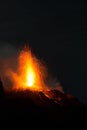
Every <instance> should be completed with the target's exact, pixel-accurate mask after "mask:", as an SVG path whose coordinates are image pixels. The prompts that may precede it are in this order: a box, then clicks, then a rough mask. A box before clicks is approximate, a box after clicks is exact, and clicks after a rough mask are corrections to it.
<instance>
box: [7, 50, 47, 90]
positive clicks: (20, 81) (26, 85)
mask: <svg viewBox="0 0 87 130" xmlns="http://www.w3.org/2000/svg"><path fill="white" fill-rule="evenodd" d="M9 76H10V78H11V81H12V83H13V87H14V89H32V90H42V89H43V88H44V87H45V83H44V80H45V77H46V75H45V68H44V67H43V65H42V64H41V63H40V61H39V60H38V59H37V58H36V57H35V56H34V55H33V54H32V53H31V51H30V50H29V49H25V50H22V51H21V52H20V54H19V58H18V69H17V72H13V71H12V70H10V71H9Z"/></svg>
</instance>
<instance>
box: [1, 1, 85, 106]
mask: <svg viewBox="0 0 87 130" xmlns="http://www.w3.org/2000/svg"><path fill="white" fill-rule="evenodd" d="M86 27H87V22H86V5H85V3H84V2H83V3H80V2H75V3H74V2H70V1H65V0H64V1H63V0H62V1H61V2H57V1H56V2H55V1H43V2H42V1H39V2H35V1H31V0H29V1H26V0H25V1H24V2H22V1H21V2H18V1H15V2H13V1H11V2H8V1H7V2H5V1H3V2H2V3H0V44H1V43H5V42H8V43H10V44H12V45H14V46H16V47H17V46H21V45H22V44H23V43H24V42H25V43H26V42H27V43H29V44H30V46H31V48H32V49H33V51H34V52H35V53H36V55H38V56H39V57H40V58H42V59H44V60H45V62H46V64H47V66H48V68H49V71H50V72H51V73H52V74H53V75H54V76H55V77H58V79H59V81H60V83H61V84H62V85H63V87H64V89H65V91H67V92H70V93H72V94H73V95H75V96H76V97H78V98H79V99H80V100H81V101H82V102H84V103H86V104H87V85H86V84H87V83H86V76H85V75H86V71H87V67H86V66H87V61H86V41H87V38H86V34H87V32H86ZM80 75H81V76H80ZM81 82H82V83H81Z"/></svg>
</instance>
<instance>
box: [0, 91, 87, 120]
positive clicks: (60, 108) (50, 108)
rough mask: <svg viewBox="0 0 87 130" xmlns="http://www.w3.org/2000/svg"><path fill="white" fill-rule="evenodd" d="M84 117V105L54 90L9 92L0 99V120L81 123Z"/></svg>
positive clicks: (85, 113) (85, 110) (85, 114)
mask: <svg viewBox="0 0 87 130" xmlns="http://www.w3.org/2000/svg"><path fill="white" fill-rule="evenodd" d="M86 117H87V107H86V106H85V105H83V104H82V103H80V102H79V101H78V99H76V98H75V97H74V96H72V95H71V94H66V93H61V92H60V91H58V90H55V89H54V90H53V89H51V90H48V91H45V92H44V91H31V90H25V91H17V92H16V91H11V92H7V93H6V94H5V97H3V98H1V99H0V120H9V121H10V120H13V119H15V120H28V121H32V120H33V122H34V121H35V122H36V121H38V120H39V121H43V120H44V121H57V122H67V121H72V122H75V121H79V122H80V121H81V122H82V121H83V120H84V119H85V118H86Z"/></svg>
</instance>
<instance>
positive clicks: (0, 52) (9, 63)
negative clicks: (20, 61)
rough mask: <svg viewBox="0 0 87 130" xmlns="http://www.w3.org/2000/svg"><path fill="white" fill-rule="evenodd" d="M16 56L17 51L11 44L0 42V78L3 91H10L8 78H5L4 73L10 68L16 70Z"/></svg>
mask: <svg viewBox="0 0 87 130" xmlns="http://www.w3.org/2000/svg"><path fill="white" fill-rule="evenodd" d="M17 55H18V50H17V48H16V47H15V46H14V45H13V44H11V43H7V42H0V78H1V80H2V82H3V85H4V88H5V89H10V87H11V86H12V84H11V82H10V80H9V78H8V77H7V76H6V72H7V70H8V69H10V68H12V69H13V70H14V69H16V67H17V65H16V64H17Z"/></svg>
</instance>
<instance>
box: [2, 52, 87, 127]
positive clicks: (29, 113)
mask: <svg viewBox="0 0 87 130" xmlns="http://www.w3.org/2000/svg"><path fill="white" fill-rule="evenodd" d="M6 76H8V77H9V79H10V81H11V83H12V87H11V89H10V90H8V89H7V90H6V91H4V90H3V89H1V90H3V94H2V92H0V94H1V96H0V121H1V120H4V121H5V120H6V121H9V122H10V121H13V120H15V122H16V121H17V120H18V121H22V120H23V121H28V122H29V123H32V122H33V123H36V122H37V124H38V123H39V124H40V122H45V121H47V122H52V123H53V122H54V123H59V122H60V123H65V122H66V124H67V122H68V123H69V122H73V123H74V122H77V121H79V122H80V121H81V123H82V121H83V120H84V119H85V118H86V117H87V106H85V105H84V104H82V103H81V102H80V101H79V100H78V99H77V98H76V97H74V96H73V95H71V94H69V93H64V92H63V91H60V90H58V89H52V88H51V87H50V86H49V85H48V84H46V77H47V72H46V69H45V67H44V66H43V65H42V64H41V62H40V61H39V60H38V59H37V58H36V57H35V56H34V55H32V53H31V51H30V50H23V51H21V52H20V54H19V57H18V65H17V70H12V68H10V69H7V71H6ZM51 86H52V85H51ZM0 87H3V84H2V83H1V86H0ZM4 88H5V86H4ZM50 125H51V124H50Z"/></svg>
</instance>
